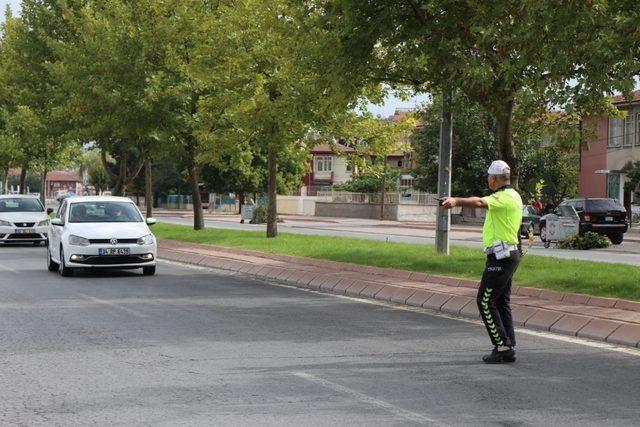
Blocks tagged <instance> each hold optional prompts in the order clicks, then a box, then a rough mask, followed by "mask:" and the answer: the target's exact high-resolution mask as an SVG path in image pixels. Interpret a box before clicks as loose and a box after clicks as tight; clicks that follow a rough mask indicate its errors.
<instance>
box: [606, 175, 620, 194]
mask: <svg viewBox="0 0 640 427" xmlns="http://www.w3.org/2000/svg"><path fill="white" fill-rule="evenodd" d="M607 197H608V198H610V199H618V200H620V174H617V173H612V174H608V175H607Z"/></svg>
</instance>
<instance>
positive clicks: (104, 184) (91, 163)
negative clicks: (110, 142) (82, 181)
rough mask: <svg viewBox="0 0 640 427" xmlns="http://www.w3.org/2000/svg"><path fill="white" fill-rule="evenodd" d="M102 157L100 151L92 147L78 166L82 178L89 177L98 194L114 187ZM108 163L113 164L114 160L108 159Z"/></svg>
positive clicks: (89, 181)
mask: <svg viewBox="0 0 640 427" xmlns="http://www.w3.org/2000/svg"><path fill="white" fill-rule="evenodd" d="M100 157H101V153H100V152H99V150H98V149H96V148H95V147H91V148H89V149H87V150H86V151H85V152H84V153H83V155H82V157H81V158H80V161H79V164H78V169H79V174H80V176H81V177H82V176H84V175H86V176H87V178H88V183H89V185H91V186H92V187H93V188H94V189H95V192H96V194H102V193H103V192H104V191H106V190H107V189H108V188H109V186H110V185H112V183H111V181H110V180H109V177H108V176H107V172H106V171H105V169H104V166H103V163H102V160H101V158H100ZM107 162H108V163H109V164H111V163H112V162H113V159H107Z"/></svg>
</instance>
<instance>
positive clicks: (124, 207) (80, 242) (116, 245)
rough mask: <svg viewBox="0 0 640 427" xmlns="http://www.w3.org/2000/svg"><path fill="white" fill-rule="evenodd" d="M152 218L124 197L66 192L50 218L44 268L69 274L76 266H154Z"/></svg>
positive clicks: (150, 269)
mask: <svg viewBox="0 0 640 427" xmlns="http://www.w3.org/2000/svg"><path fill="white" fill-rule="evenodd" d="M155 222H156V221H155V220H154V219H153V218H147V219H146V220H145V219H144V218H143V217H142V214H141V213H140V210H138V207H137V206H136V205H135V204H134V203H133V202H132V201H131V200H130V199H127V198H125V197H104V196H95V197H68V198H66V199H64V200H63V201H62V204H61V205H60V207H59V208H58V212H57V214H56V217H55V218H54V219H52V220H51V226H50V228H49V244H48V245H47V268H48V269H49V271H56V270H57V271H59V272H60V274H61V275H62V276H71V275H72V274H73V271H74V269H77V268H117V269H133V268H142V271H143V273H144V274H145V275H153V274H155V272H156V254H157V244H156V239H155V237H154V236H153V234H152V233H151V231H150V230H149V225H152V224H155Z"/></svg>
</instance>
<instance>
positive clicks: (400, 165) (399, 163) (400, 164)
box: [398, 160, 402, 168]
mask: <svg viewBox="0 0 640 427" xmlns="http://www.w3.org/2000/svg"><path fill="white" fill-rule="evenodd" d="M398 167H399V168H401V167H402V160H398Z"/></svg>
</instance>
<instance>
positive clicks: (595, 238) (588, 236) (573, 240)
mask: <svg viewBox="0 0 640 427" xmlns="http://www.w3.org/2000/svg"><path fill="white" fill-rule="evenodd" d="M609 246H611V241H610V240H609V239H608V238H607V237H606V236H601V235H599V234H598V233H594V232H592V231H589V232H587V233H585V235H584V236H580V235H578V234H576V235H574V236H571V237H569V238H568V239H567V240H565V241H564V242H560V243H559V244H558V247H559V248H560V249H581V250H586V249H599V248H608V247H609Z"/></svg>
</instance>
